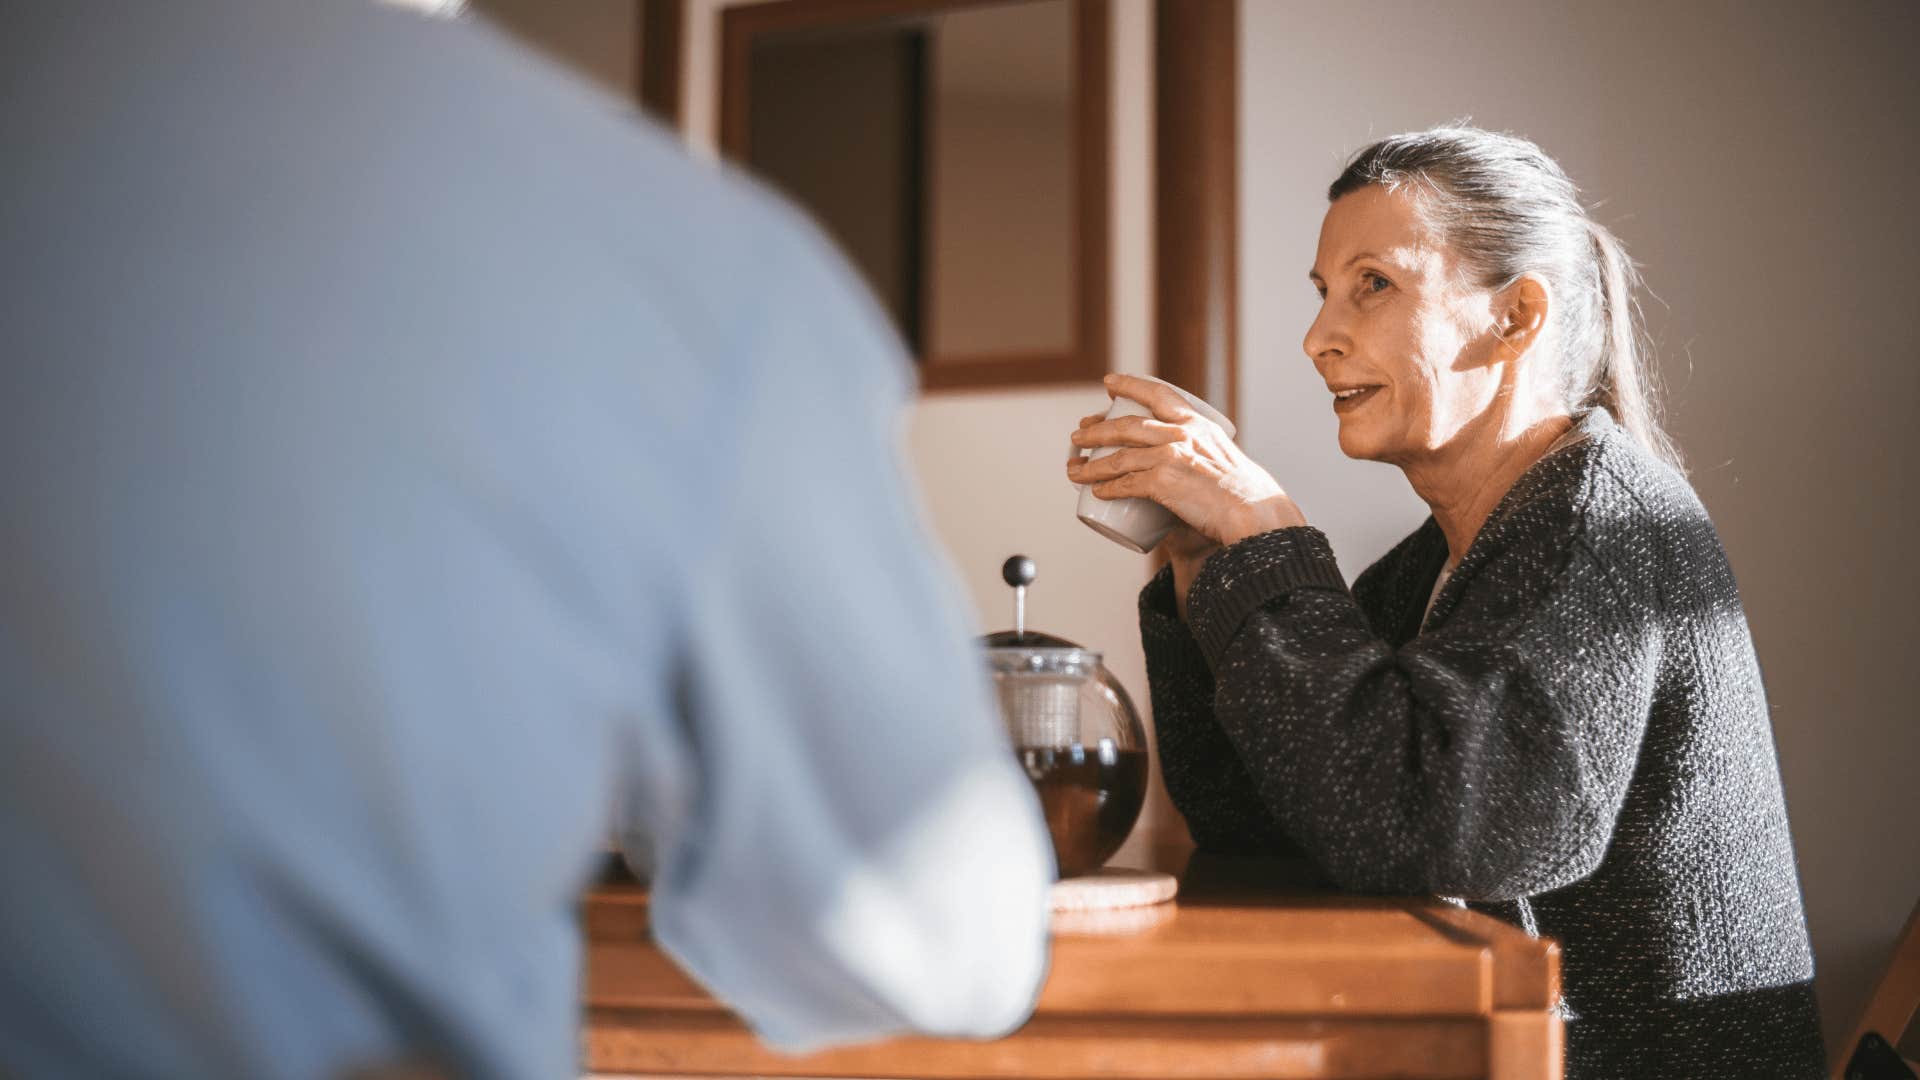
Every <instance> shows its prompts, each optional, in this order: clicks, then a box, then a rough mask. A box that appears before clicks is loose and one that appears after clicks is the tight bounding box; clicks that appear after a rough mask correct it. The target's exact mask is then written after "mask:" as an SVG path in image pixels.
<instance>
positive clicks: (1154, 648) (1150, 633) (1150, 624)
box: [1140, 566, 1212, 672]
mask: <svg viewBox="0 0 1920 1080" xmlns="http://www.w3.org/2000/svg"><path fill="white" fill-rule="evenodd" d="M1140 645H1141V647H1142V648H1143V649H1144V650H1145V651H1146V654H1147V659H1148V661H1149V663H1148V670H1149V671H1152V670H1153V668H1154V667H1156V666H1157V665H1156V664H1155V663H1154V661H1163V662H1165V663H1166V664H1168V665H1169V666H1170V667H1171V668H1179V667H1185V666H1192V665H1197V666H1199V667H1201V668H1203V669H1205V670H1207V671H1208V672H1211V671H1212V669H1211V668H1208V667H1207V658H1206V657H1205V656H1203V655H1201V653H1200V645H1199V643H1198V642H1196V641H1194V640H1193V632H1192V631H1191V630H1189V629H1188V628H1187V624H1186V623H1185V622H1184V621H1183V620H1182V619H1181V618H1180V612H1179V609H1178V608H1177V607H1176V606H1175V604H1174V600H1173V568H1172V567H1171V566H1163V567H1161V568H1160V572H1159V573H1157V574H1155V575H1153V577H1152V578H1150V579H1149V580H1148V581H1147V584H1146V587H1145V588H1143V589H1141V590H1140Z"/></svg>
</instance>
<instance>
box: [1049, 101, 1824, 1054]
mask: <svg viewBox="0 0 1920 1080" xmlns="http://www.w3.org/2000/svg"><path fill="white" fill-rule="evenodd" d="M1328 200H1329V202H1330V203H1331V205H1330V206H1329V207H1328V209H1327V211H1326V217H1325V220H1324V222H1323V224H1322V226H1321V231H1320V248H1319V251H1318V252H1317V254H1316V255H1315V257H1314V260H1313V267H1312V271H1311V272H1310V273H1309V274H1308V275H1307V276H1308V279H1309V281H1311V283H1312V286H1313V288H1314V289H1315V291H1316V292H1318V293H1319V294H1320V297H1321V307H1320V313H1319V316H1318V318H1316V319H1315V321H1314V323H1313V325H1312V326H1311V327H1309V328H1308V329H1307V332H1306V339H1305V342H1304V344H1305V349H1306V353H1307V356H1308V358H1309V359H1310V360H1311V361H1312V363H1313V366H1314V369H1315V371H1316V373H1317V374H1318V375H1319V376H1320V378H1321V379H1322V380H1323V381H1324V382H1325V384H1326V387H1327V390H1328V392H1329V400H1330V404H1331V405H1332V407H1333V411H1334V413H1335V414H1336V415H1337V416H1338V417H1339V439H1340V448H1341V450H1343V451H1344V452H1345V453H1346V454H1347V455H1348V456H1349V457H1354V458H1361V459H1365V460H1371V461H1382V462H1386V463H1389V464H1392V465H1395V466H1397V467H1399V468H1400V469H1401V471H1402V472H1404V473H1405V475H1406V478H1407V481H1408V483H1409V484H1410V485H1411V486H1412V487H1413V489H1414V491H1415V492H1416V493H1418V494H1419V495H1420V497H1421V498H1422V500H1424V501H1425V502H1426V503H1427V505H1428V506H1429V507H1430V508H1431V510H1432V515H1431V516H1430V517H1428V518H1427V520H1426V521H1425V523H1423V524H1422V525H1421V526H1420V527H1419V528H1417V529H1416V530H1415V531H1414V532H1413V534H1412V535H1410V536H1408V537H1407V538H1406V539H1405V540H1404V541H1402V542H1401V543H1400V544H1399V545H1398V546H1396V547H1395V548H1394V549H1393V550H1392V551H1390V552H1388V553H1387V554H1386V555H1385V556H1384V557H1382V558H1381V559H1380V560H1379V561H1378V562H1375V563H1374V564H1373V565H1372V566H1371V567H1369V568H1368V569H1367V570H1366V571H1365V572H1364V573H1362V574H1361V575H1360V576H1359V578H1358V579H1357V580H1356V581H1355V582H1354V584H1353V587H1352V588H1351V589H1349V588H1348V587H1347V585H1346V582H1345V580H1344V579H1343V577H1342V576H1341V573H1340V568H1339V566H1338V565H1337V564H1336V563H1335V561H1334V556H1333V551H1332V550H1331V548H1330V547H1329V546H1328V543H1327V538H1326V536H1325V535H1324V534H1322V533H1321V532H1320V531H1319V530H1317V529H1314V528H1312V527H1311V526H1310V525H1308V524H1307V519H1306V517H1305V515H1304V514H1303V513H1302V511H1301V509H1300V507H1299V506H1297V505H1296V504H1295V503H1294V502H1293V500H1292V499H1290V498H1289V497H1288V496H1287V494H1286V492H1285V490H1284V489H1283V488H1282V487H1281V485H1280V483H1279V482H1278V481H1277V480H1276V479H1275V477H1274V476H1273V475H1272V474H1270V473H1268V472H1267V471H1266V470H1264V469H1262V468H1261V467H1260V466H1259V465H1257V464H1255V463H1254V462H1253V461H1251V460H1250V459H1248V458H1247V456H1246V455H1245V454H1244V453H1242V452H1241V451H1240V449H1239V448H1238V447H1236V446H1234V444H1233V443H1232V442H1231V441H1230V440H1228V439H1227V438H1226V437H1225V435H1224V434H1223V433H1222V432H1221V431H1220V429H1219V428H1217V427H1216V426H1214V425H1213V424H1212V423H1211V422H1209V421H1207V420H1206V419H1204V418H1202V417H1198V416H1195V415H1194V414H1193V412H1192V410H1190V409H1187V408H1186V407H1185V403H1184V402H1182V401H1181V400H1179V398H1178V397H1177V396H1176V395H1173V394H1171V393H1168V392H1166V391H1165V388H1164V387H1158V386H1154V385H1152V384H1147V383H1142V382H1139V381H1137V380H1126V379H1116V380H1112V381H1111V387H1112V389H1113V390H1114V392H1115V393H1117V394H1124V395H1127V396H1129V397H1135V398H1137V399H1138V400H1140V401H1141V402H1143V403H1145V404H1147V405H1149V406H1150V407H1151V408H1152V409H1153V412H1154V417H1153V418H1138V417H1135V418H1129V419H1126V420H1119V421H1107V420H1105V419H1104V417H1100V416H1093V417H1088V418H1086V419H1085V420H1084V421H1082V425H1081V428H1080V430H1079V431H1078V432H1077V433H1076V434H1075V435H1074V441H1075V443H1076V444H1077V445H1079V446H1082V447H1089V446H1122V447H1126V449H1123V450H1121V451H1119V452H1118V453H1115V454H1113V455H1111V456H1109V457H1106V458H1103V459H1101V460H1099V461H1094V462H1087V463H1082V462H1079V461H1077V460H1076V461H1074V462H1073V463H1072V464H1070V465H1069V466H1068V473H1069V476H1070V477H1071V478H1072V479H1074V480H1075V481H1077V482H1082V483H1092V484H1094V485H1095V486H1094V488H1093V490H1094V493H1095V494H1096V495H1099V496H1101V497H1103V498H1114V497H1122V496H1145V497H1148V498H1152V499H1155V500H1158V501H1160V502H1162V503H1163V504H1165V505H1166V506H1167V507H1169V508H1171V509H1172V510H1173V511H1174V512H1175V513H1176V514H1178V515H1180V517H1181V518H1182V520H1183V521H1185V522H1186V523H1187V527H1184V528H1182V529H1178V530H1176V531H1175V533H1174V534H1173V535H1172V536H1170V537H1169V538H1168V541H1167V554H1168V555H1169V557H1170V565H1169V566H1168V567H1167V568H1166V569H1164V570H1163V571H1162V572H1161V573H1160V574H1159V576H1157V577H1156V578H1154V580H1153V581H1152V582H1151V583H1150V584H1149V585H1148V586H1147V588H1146V589H1145V591H1143V592H1142V593H1141V596H1140V627H1141V634H1142V637H1143V639H1144V642H1145V646H1146V656H1147V670H1148V675H1149V679H1150V682H1151V686H1152V693H1153V712H1154V718H1155V721H1156V730H1157V734H1158V737H1159V744H1160V754H1161V761H1162V764H1163V768H1164V772H1165V776H1166V782H1167V790H1168V792H1169V793H1170V794H1171V795H1172V797H1173V801H1174V803H1175V805H1177V806H1178V807H1179V809H1180V810H1181V812H1182V813H1183V814H1185V815H1186V819H1187V824H1188V825H1189V827H1190V828H1191V829H1192V832H1193V835H1194V839H1195V840H1196V841H1197V842H1198V843H1199V845H1200V846H1201V847H1202V848H1203V849H1205V848H1211V849H1227V850H1235V851H1258V852H1290V853H1304V854H1306V855H1307V856H1309V857H1310V858H1311V859H1312V860H1313V861H1314V862H1315V863H1316V864H1317V865H1318V866H1319V867H1320V868H1321V869H1322V870H1323V871H1325V872H1326V874H1327V875H1328V876H1329V877H1330V878H1331V879H1332V880H1333V881H1334V882H1335V883H1337V884H1339V885H1342V886H1345V887H1347V888H1351V889H1355V890H1361V891H1368V892H1391V893H1415V894H1418V893H1433V894H1439V895H1442V896H1446V897H1450V898H1453V899H1455V900H1458V901H1463V902H1465V903H1467V904H1469V905H1471V906H1473V907H1476V908H1479V909H1481V910H1484V911H1487V912H1489V913H1491V914H1493V915H1496V916H1498V917H1500V918H1504V919H1507V920H1509V921H1511V922H1513V923H1515V924H1517V925H1519V926H1521V927H1524V928H1525V929H1527V930H1528V931H1529V932H1534V933H1539V934H1544V935H1547V936H1550V937H1553V938H1556V939H1558V940H1559V942H1560V944H1561V947H1562V948H1563V950H1564V956H1565V964H1566V966H1565V991H1564V998H1563V1000H1562V1002H1561V1003H1560V1005H1561V1011H1562V1014H1563V1015H1564V1016H1565V1018H1566V1021H1567V1028H1566V1030H1567V1076H1568V1077H1569V1080H1597V1078H1602V1077H1621V1078H1639V1077H1671V1078H1675V1080H1695V1078H1702V1080H1704V1078H1707V1077H1743V1078H1759V1077H1790V1078H1796V1080H1813V1078H1816V1077H1819V1076H1821V1074H1822V1071H1823V1063H1822V1061H1821V1046H1820V1030H1819V1024H1818V1018H1817V1013H1816V1009H1815V1005H1814V998H1813V986H1812V979H1813V954H1812V951H1811V949H1810V947H1809V945H1808V941H1807V925H1806V916H1805V914H1804V913H1803V911H1802V907H1801V899H1800V883H1799V875H1798V872H1797V870H1796V868H1795V865H1794V855H1793V843H1792V837H1791V835H1790V833H1789V830H1788V826H1787V807H1786V800H1785V798H1784V796H1783V795H1782V793H1781V787H1780V772H1779V767H1778V765H1777V763H1776V761H1775V757H1774V745H1773V731H1772V727H1771V725H1770V723H1769V718H1768V715H1767V702H1766V694H1765V690H1764V688H1763V687H1762V685H1761V681H1760V669H1759V665H1758V663H1757V661H1756V659H1755V657H1754V651H1753V641H1752V639H1751V637H1750V635H1749V634H1748V631H1747V620H1746V614H1745V612H1744V611H1743V610H1742V608H1741V605H1740V595H1739V590H1738V589H1737V588H1736V587H1735V584H1734V580H1733V572H1732V569H1731V568H1730V567H1729V566H1728V564H1727V557H1726V554H1725V552H1724V551H1723V550H1722V549H1721V547H1720V539H1719V536H1718V535H1717V534H1716V533H1715V531H1714V528H1713V523H1712V522H1711V521H1710V520H1709V519H1708V517H1707V512H1706V509H1705V508H1704V507H1703V506H1702V505H1701V504H1700V500H1699V498H1698V497H1697V496H1695V494H1694V492H1693V488H1692V487H1691V486H1690V485H1689V484H1688V483H1687V479H1686V475H1685V473H1684V472H1683V471H1682V470H1681V469H1680V468H1679V464H1678V461H1679V459H1678V455H1677V454H1676V453H1675V452H1674V451H1673V449H1672V446H1671V444H1670V443H1669V442H1668V440H1667V438H1666V436H1665V435H1664V434H1663V433H1662V431H1661V429H1660V426H1659V423H1658V420H1657V416H1658V409H1657V404H1658V402H1657V398H1656V396H1655V391H1654V389H1653V387H1652V385H1651V380H1650V379H1649V377H1648V373H1647V371H1646V356H1645V354H1644V353H1643V352H1642V351H1641V349H1640V348H1639V345H1638V340H1637V338H1638V334H1637V328H1636V325H1635V323H1636V320H1635V314H1634V313H1635V310H1636V309H1635V306H1634V304H1635V302H1634V296H1633V292H1634V286H1635V283H1636V274H1635V272H1634V269H1633V264H1632V263H1631V262H1630V261H1629V260H1628V258H1627V254H1626V251H1625V249H1624V248H1623V247H1622V245H1621V243H1620V241H1619V239H1618V238H1616V237H1615V236H1614V235H1613V234H1612V233H1610V232H1608V231H1607V230H1606V229H1605V228H1604V227H1602V226H1601V225H1599V224H1598V223H1596V222H1594V221H1593V220H1592V219H1591V218H1590V217H1589V216H1588V214H1587V211H1586V209H1585V208H1584V207H1583V206H1582V205H1581V203H1580V201H1579V199H1578V196H1577V191H1576V189H1575V187H1574V185H1573V182H1572V181H1571V180H1569V179H1568V178H1567V176H1566V174H1565V173H1564V172H1562V171H1561V169H1560V166H1559V165H1558V164H1556V163H1555V162H1554V161H1553V159H1552V158H1550V157H1548V156H1547V155H1546V153H1544V152H1543V151H1542V150H1541V149H1540V148H1539V147H1538V146H1535V145H1534V144H1533V143H1531V142H1528V141H1526V140H1525V139H1521V138H1518V137H1515V136H1510V135H1504V134H1500V133H1497V132H1489V131H1482V130H1479V129H1475V128H1460V127H1456V128H1436V129H1434V130H1431V131H1422V132H1414V133H1411V134H1408V135H1401V136H1396V137H1394V138H1390V139H1385V140H1382V141H1381V142H1378V143H1375V144H1374V145H1372V146H1369V147H1367V148H1366V149H1365V150H1363V151H1361V152H1360V153H1359V154H1358V155H1356V156H1355V158H1354V160H1353V161H1352V162H1351V163H1350V164H1349V165H1348V167H1347V168H1346V170H1345V171H1344V172H1343V173H1342V174H1341V175H1340V176H1339V177H1338V178H1337V179H1335V181H1334V182H1333V184H1332V186H1331V188H1330V190H1329V192H1328Z"/></svg>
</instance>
